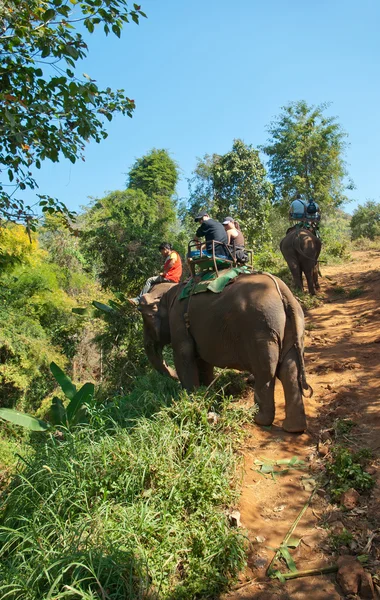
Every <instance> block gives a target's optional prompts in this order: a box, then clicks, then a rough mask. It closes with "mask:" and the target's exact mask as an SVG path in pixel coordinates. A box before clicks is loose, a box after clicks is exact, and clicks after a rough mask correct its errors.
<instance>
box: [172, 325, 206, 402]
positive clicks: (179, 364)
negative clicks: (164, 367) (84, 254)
mask: <svg viewBox="0 0 380 600" xmlns="http://www.w3.org/2000/svg"><path fill="white" fill-rule="evenodd" d="M173 357H174V364H175V368H176V371H177V375H178V377H179V380H180V382H181V384H182V387H184V388H185V390H187V391H188V392H192V391H193V390H194V389H196V388H198V387H199V386H200V379H199V370H198V364H197V360H196V357H195V346H194V341H193V340H192V338H191V337H190V336H187V337H186V340H185V341H181V343H180V344H176V343H173Z"/></svg>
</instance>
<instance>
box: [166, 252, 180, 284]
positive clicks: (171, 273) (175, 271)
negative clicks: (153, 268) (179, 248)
mask: <svg viewBox="0 0 380 600" xmlns="http://www.w3.org/2000/svg"><path fill="white" fill-rule="evenodd" d="M172 260H173V261H174V264H173V265H172V266H171V267H170V268H169V263H170V261H172ZM163 273H164V278H165V279H168V280H169V281H174V282H175V283H178V282H179V280H180V279H181V275H182V262H181V257H180V255H179V254H178V252H176V251H175V250H172V251H171V252H170V254H169V256H168V257H167V259H166V261H165V264H164V269H163Z"/></svg>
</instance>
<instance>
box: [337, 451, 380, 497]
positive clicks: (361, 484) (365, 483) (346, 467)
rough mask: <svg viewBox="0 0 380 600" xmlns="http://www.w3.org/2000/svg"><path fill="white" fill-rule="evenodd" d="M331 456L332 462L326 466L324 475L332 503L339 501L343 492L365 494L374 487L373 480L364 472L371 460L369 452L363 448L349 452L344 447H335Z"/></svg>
mask: <svg viewBox="0 0 380 600" xmlns="http://www.w3.org/2000/svg"><path fill="white" fill-rule="evenodd" d="M331 455H332V462H331V463H327V464H326V475H327V480H328V483H327V489H328V491H329V493H330V495H331V498H332V499H333V500H334V501H339V498H340V496H341V495H342V494H343V492H346V491H347V490H348V489H350V488H354V489H355V490H357V491H358V492H366V491H368V490H370V489H371V488H372V487H373V486H374V484H375V480H374V478H373V477H372V476H371V475H370V474H369V473H367V472H366V471H365V470H364V466H365V465H366V463H367V462H368V460H369V459H370V458H371V452H370V450H368V449H367V448H363V449H362V450H359V451H358V452H351V450H349V449H348V448H346V447H344V446H335V447H334V448H333V449H332V452H331Z"/></svg>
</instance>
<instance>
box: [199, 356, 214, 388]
mask: <svg viewBox="0 0 380 600" xmlns="http://www.w3.org/2000/svg"><path fill="white" fill-rule="evenodd" d="M197 366H198V373H199V383H200V385H205V386H209V385H210V384H211V383H212V382H213V381H214V367H213V365H210V364H209V363H207V362H206V361H204V360H202V359H201V358H197Z"/></svg>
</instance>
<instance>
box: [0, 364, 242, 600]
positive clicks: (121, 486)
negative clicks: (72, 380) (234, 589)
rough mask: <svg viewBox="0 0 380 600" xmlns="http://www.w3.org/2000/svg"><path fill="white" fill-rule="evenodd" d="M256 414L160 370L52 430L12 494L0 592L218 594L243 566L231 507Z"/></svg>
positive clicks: (4, 515)
mask: <svg viewBox="0 0 380 600" xmlns="http://www.w3.org/2000/svg"><path fill="white" fill-rule="evenodd" d="M163 382H164V383H163ZM153 384H155V385H158V386H159V388H160V389H158V390H157V393H156V394H155V395H154V394H153V392H152V391H151V390H152V385H153ZM167 385H169V387H170V386H171V388H172V391H173V392H174V394H173V395H174V399H173V398H172V399H171V398H170V396H168V395H167V389H165V388H166V386H167ZM173 386H174V387H173ZM139 390H140V391H139ZM210 410H213V411H217V412H218V413H219V415H220V418H219V420H218V422H217V424H216V425H212V424H209V422H208V420H207V413H208V411H210ZM144 413H145V414H144ZM246 418H247V416H246V415H245V416H244V413H243V412H241V411H240V412H239V410H236V409H234V410H231V409H230V407H229V402H228V400H226V399H222V400H220V399H219V400H217V399H216V397H212V398H209V397H207V396H205V395H204V394H201V393H198V394H197V395H193V396H191V397H189V396H188V395H186V394H185V393H180V394H179V392H178V388H177V387H176V385H175V384H173V383H172V382H170V381H169V380H164V379H162V378H160V377H158V376H156V375H155V376H154V377H153V382H152V381H149V378H148V379H147V378H145V380H140V381H139V385H138V386H137V390H135V391H134V393H132V394H131V395H130V396H128V397H127V398H124V399H118V400H117V401H116V402H115V403H113V402H109V403H108V405H104V406H102V407H100V408H97V409H96V410H93V415H92V419H91V423H90V425H89V426H87V427H85V428H84V427H82V428H77V429H76V430H74V431H73V432H71V433H70V432H68V431H64V433H63V436H60V437H54V436H50V437H46V438H45V443H43V444H42V445H41V443H40V445H38V446H37V448H38V450H37V451H36V454H35V457H34V460H33V463H32V464H31V465H30V466H29V467H25V468H23V469H21V470H20V471H19V473H18V475H17V477H16V479H15V481H14V483H13V485H12V486H11V489H10V491H9V492H8V493H7V495H6V497H4V498H3V500H2V505H1V509H0V510H1V512H0V515H1V516H0V597H1V598H4V599H5V598H8V599H12V600H16V599H17V600H24V599H25V600H41V599H42V598H43V599H46V600H47V599H51V600H53V598H54V600H59V599H61V598H75V599H76V598H83V599H86V600H90V599H91V600H92V599H95V598H102V599H104V600H108V599H115V600H116V599H117V600H128V599H131V600H132V599H134V600H139V599H143V598H144V599H148V598H149V599H153V598H160V599H161V598H162V599H169V598H170V600H177V599H178V600H179V599H185V598H186V599H190V598H212V597H215V595H217V594H219V593H220V592H221V591H222V590H223V589H225V588H226V587H227V585H228V584H229V583H230V582H231V580H233V578H234V577H235V576H236V574H237V572H238V571H239V569H240V568H241V567H242V565H243V564H244V556H245V543H244V537H243V536H242V534H241V532H240V531H239V530H237V529H233V528H231V527H230V525H229V522H228V518H227V516H226V511H225V508H226V507H227V506H230V505H233V504H234V502H235V501H236V498H237V496H236V483H237V479H238V477H239V473H240V471H239V469H238V468H237V458H236V455H235V453H234V450H233V440H234V439H236V436H237V435H238V434H239V432H240V430H241V424H242V422H243V421H244V419H246Z"/></svg>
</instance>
